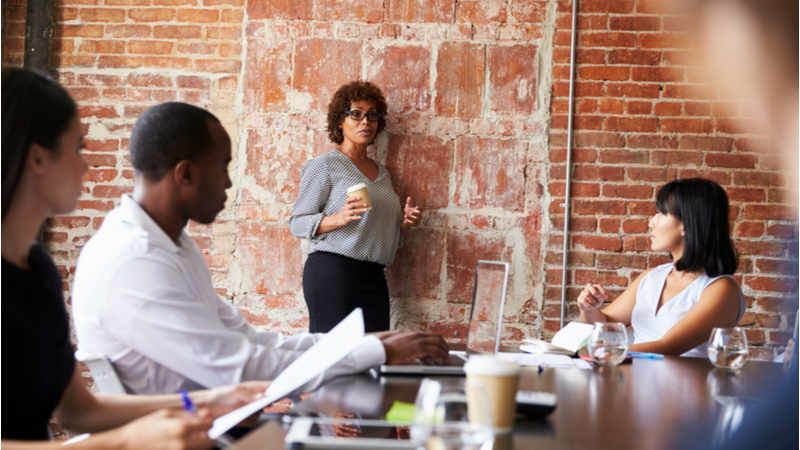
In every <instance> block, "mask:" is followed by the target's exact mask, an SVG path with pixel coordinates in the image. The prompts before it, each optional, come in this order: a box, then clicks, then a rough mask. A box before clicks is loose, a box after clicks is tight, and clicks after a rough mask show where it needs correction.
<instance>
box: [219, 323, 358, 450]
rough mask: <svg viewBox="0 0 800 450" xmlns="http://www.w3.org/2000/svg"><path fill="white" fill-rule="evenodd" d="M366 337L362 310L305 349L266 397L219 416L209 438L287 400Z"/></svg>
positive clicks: (281, 375) (266, 393)
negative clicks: (270, 406) (277, 402)
mask: <svg viewBox="0 0 800 450" xmlns="http://www.w3.org/2000/svg"><path fill="white" fill-rule="evenodd" d="M363 337H364V315H363V313H362V311H361V308H356V309H355V310H354V311H353V312H351V313H350V315H348V316H347V317H345V319H344V320H342V321H341V322H339V324H338V325H336V326H335V327H334V328H333V329H332V330H331V331H330V332H328V333H327V334H326V335H325V336H324V337H323V338H322V339H320V340H319V342H317V343H316V344H314V346H312V347H311V348H309V349H308V350H306V352H305V353H303V354H302V355H300V357H299V358H297V359H296V360H295V361H294V362H293V363H292V364H291V365H289V367H287V368H286V370H284V371H283V372H281V374H280V375H278V377H277V378H275V380H273V381H272V384H270V385H269V387H268V388H267V390H266V391H264V397H262V398H260V399H258V400H256V401H254V402H251V403H249V404H247V405H245V406H242V407H241V408H239V409H237V410H235V411H231V412H229V413H228V414H225V415H224V416H220V417H218V418H217V419H216V420H215V421H214V425H213V426H212V427H211V429H210V430H209V431H208V436H209V437H210V438H211V439H216V438H218V437H220V436H222V434H224V433H225V432H226V431H228V430H230V429H231V428H232V427H233V426H235V425H236V424H238V423H239V422H241V421H242V420H244V419H246V418H248V417H249V416H250V415H252V414H254V413H256V412H258V411H260V410H261V409H262V408H264V407H265V406H267V405H269V404H271V403H274V402H275V401H276V400H280V399H282V398H284V397H286V396H287V395H289V393H291V392H292V391H294V390H295V389H297V388H299V387H300V386H302V385H304V384H306V383H307V382H309V381H311V379H312V378H314V377H316V376H318V375H319V374H320V373H322V372H324V371H326V370H328V369H329V368H331V366H333V365H334V364H336V363H338V362H339V361H341V360H342V358H344V357H345V356H347V355H348V354H349V353H350V352H352V351H353V350H355V348H356V347H357V346H358V344H359V343H360V342H361V339H362V338H363Z"/></svg>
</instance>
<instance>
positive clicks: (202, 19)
mask: <svg viewBox="0 0 800 450" xmlns="http://www.w3.org/2000/svg"><path fill="white" fill-rule="evenodd" d="M217 21H219V11H218V10H215V9H196V8H184V9H179V10H178V22H192V23H214V22H217Z"/></svg>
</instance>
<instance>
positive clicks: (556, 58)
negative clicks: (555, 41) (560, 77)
mask: <svg viewBox="0 0 800 450" xmlns="http://www.w3.org/2000/svg"><path fill="white" fill-rule="evenodd" d="M575 53H576V58H575V61H577V63H578V64H603V63H605V52H604V51H603V50H599V49H581V48H579V49H576V50H575ZM569 59H570V53H569V48H554V49H553V64H569Z"/></svg>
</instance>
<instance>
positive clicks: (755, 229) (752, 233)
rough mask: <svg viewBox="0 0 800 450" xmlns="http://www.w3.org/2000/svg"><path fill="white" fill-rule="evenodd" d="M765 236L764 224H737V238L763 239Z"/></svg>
mask: <svg viewBox="0 0 800 450" xmlns="http://www.w3.org/2000/svg"><path fill="white" fill-rule="evenodd" d="M763 234H764V224H763V223H760V222H739V223H738V224H736V236H740V237H761V235H763Z"/></svg>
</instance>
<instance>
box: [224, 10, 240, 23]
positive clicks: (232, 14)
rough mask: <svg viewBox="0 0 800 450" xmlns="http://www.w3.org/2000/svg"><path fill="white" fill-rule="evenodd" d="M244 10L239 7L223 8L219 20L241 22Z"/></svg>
mask: <svg viewBox="0 0 800 450" xmlns="http://www.w3.org/2000/svg"><path fill="white" fill-rule="evenodd" d="M242 19H244V11H243V10H240V9H223V10H222V14H221V15H220V19H219V21H220V22H222V23H241V22H242Z"/></svg>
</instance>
